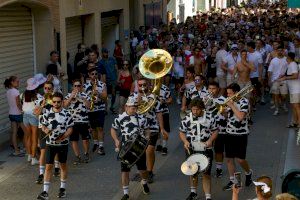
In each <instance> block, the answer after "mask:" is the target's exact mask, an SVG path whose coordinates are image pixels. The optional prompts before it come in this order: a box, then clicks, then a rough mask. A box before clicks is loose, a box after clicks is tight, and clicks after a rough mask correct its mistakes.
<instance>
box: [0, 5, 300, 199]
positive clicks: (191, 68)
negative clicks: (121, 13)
mask: <svg viewBox="0 0 300 200" xmlns="http://www.w3.org/2000/svg"><path fill="white" fill-rule="evenodd" d="M299 25H300V12H299V10H297V9H288V8H287V7H286V2H285V1H284V2H282V1H280V2H279V3H275V4H269V3H267V2H265V1H255V2H254V4H252V3H249V4H243V6H241V7H230V8H227V9H212V10H210V11H208V12H198V13H197V15H196V16H192V17H188V18H187V19H186V21H185V22H184V23H176V19H173V20H172V21H171V22H170V23H169V24H168V25H166V24H160V26H159V27H156V28H154V27H147V26H141V27H140V28H139V30H137V31H131V32H130V56H128V58H126V55H124V52H123V49H122V45H121V42H120V41H119V40H117V41H116V42H115V49H114V52H113V57H110V56H109V52H108V49H106V48H102V49H101V50H99V49H98V47H97V45H92V46H91V47H89V48H87V47H86V46H85V45H84V44H78V48H77V49H78V53H77V54H76V56H75V58H74V64H73V63H72V64H71V63H68V67H67V72H63V70H62V68H61V66H60V64H59V52H56V51H52V52H51V53H50V61H49V62H48V64H47V67H46V74H45V75H43V74H36V75H35V76H34V77H32V78H30V79H28V80H27V86H26V90H25V91H24V93H22V94H21V93H20V92H19V90H18V87H19V79H18V77H16V76H11V77H9V78H8V79H6V80H5V82H4V85H5V87H6V88H7V99H8V104H9V119H10V121H11V125H12V126H11V127H12V134H11V144H12V147H13V149H14V152H13V154H12V155H13V156H24V155H25V154H24V153H26V159H27V160H28V162H31V164H32V165H37V164H38V165H39V175H38V178H37V180H36V183H38V184H43V191H42V193H41V194H39V195H38V199H48V198H49V197H48V191H49V186H50V179H51V176H52V173H53V170H52V169H53V166H54V175H55V176H59V175H60V179H61V182H60V190H59V193H58V197H59V198H64V197H66V189H65V188H66V179H67V165H66V162H67V157H68V144H69V141H70V143H71V147H72V150H73V153H74V155H75V160H74V161H73V164H74V165H78V164H80V163H88V162H90V153H91V152H96V153H98V154H99V155H101V156H104V155H105V149H104V135H105V134H104V129H103V128H104V126H110V125H109V124H106V123H105V117H106V115H108V114H113V115H116V118H115V120H114V121H113V124H112V125H111V136H112V138H113V140H114V143H115V148H116V151H120V149H121V148H122V147H124V146H126V145H125V144H126V142H127V141H128V140H129V139H130V137H131V136H132V135H133V134H139V135H142V136H144V137H146V138H147V139H148V140H149V143H148V146H147V147H146V150H145V152H144V153H143V154H142V155H141V156H140V158H139V159H138V160H137V162H136V165H137V168H138V170H139V171H140V176H141V178H142V180H141V184H142V189H143V192H144V193H145V194H148V193H149V192H150V189H149V187H148V184H149V183H152V182H153V178H154V174H153V169H154V164H155V154H156V151H157V152H161V154H162V155H167V154H168V136H169V133H170V132H171V131H172V132H177V130H171V128H170V122H169V105H170V104H171V103H172V102H173V100H174V102H176V104H178V105H180V109H181V115H182V116H181V117H182V118H181V123H180V127H179V137H180V139H181V140H182V142H183V144H184V149H185V151H186V155H187V158H188V157H189V156H190V155H191V154H195V153H201V154H203V155H205V156H206V157H207V158H208V160H209V165H208V168H206V169H205V170H204V172H203V173H201V174H202V184H203V190H204V194H205V199H206V200H211V199H212V196H213V194H211V170H212V162H213V160H215V165H216V169H215V173H216V177H217V178H221V177H222V175H223V161H224V160H225V159H226V164H227V169H228V174H229V182H228V184H227V185H225V186H224V188H223V189H224V190H232V189H233V197H232V199H238V192H239V188H238V187H235V182H236V179H235V172H236V169H235V162H237V163H238V164H239V165H240V166H241V168H242V169H243V170H244V171H245V176H246V179H245V184H244V185H245V186H246V187H247V186H250V185H251V184H253V183H254V184H255V186H256V193H257V199H259V200H263V199H270V198H271V196H272V193H271V191H272V180H271V179H270V178H269V177H267V176H262V177H260V178H258V179H257V180H256V181H254V182H253V180H252V173H253V172H252V170H251V167H250V166H251V165H250V164H249V163H248V161H247V160H246V153H247V142H248V135H249V132H250V129H249V127H250V126H251V125H252V124H253V123H254V122H253V120H252V116H253V114H254V112H255V110H256V106H257V105H258V104H261V105H265V104H266V101H267V100H268V99H270V101H271V109H274V113H273V115H274V116H277V115H279V114H281V113H282V112H283V113H284V112H288V108H289V106H288V102H289V103H290V104H291V108H292V109H291V111H292V118H291V122H290V123H289V124H288V125H287V127H288V128H295V129H296V131H297V132H298V134H299V140H300V73H299V72H300V67H299V62H300V27H299ZM155 48H159V49H164V50H166V51H167V52H169V53H170V54H171V56H172V58H173V66H172V69H171V70H170V71H169V72H168V74H167V75H165V76H164V77H163V78H162V79H163V81H162V82H163V83H162V85H161V88H160V91H159V94H158V95H155V94H153V92H152V86H153V84H152V83H153V82H151V81H149V79H147V78H145V77H144V76H143V75H142V74H141V72H140V70H139V66H138V62H139V60H140V58H141V56H142V55H144V53H145V52H147V51H149V50H151V49H155ZM68 57H69V54H68ZM66 78H68V91H62V90H63V88H62V87H61V83H62V82H63V81H64V80H66ZM62 92H64V94H65V96H63V94H62ZM269 94H270V98H269ZM117 97H118V98H117ZM151 99H152V100H153V99H155V100H156V101H155V103H154V105H153V106H151V108H150V109H149V110H148V111H147V112H146V113H140V112H139V106H140V105H141V104H142V102H148V101H150V100H151ZM109 100H110V101H109ZM116 100H118V102H117V103H116ZM18 129H22V130H23V132H24V138H23V144H24V145H23V146H24V147H25V151H24V152H23V151H22V150H21V149H20V148H19V146H18V141H17V135H18ZM79 136H81V139H82V146H83V152H82V153H81V151H80V148H79V144H78V143H79ZM120 136H121V137H120ZM90 140H93V144H90ZM90 146H92V149H91V150H90ZM38 149H39V152H38ZM38 156H39V158H38ZM121 172H122V175H121V179H122V188H123V191H124V196H123V197H122V200H126V199H129V188H128V187H129V172H130V167H129V165H128V164H127V163H124V162H122V163H121ZM197 186H198V176H197V175H194V176H191V177H190V194H189V196H188V197H187V200H193V199H197ZM276 198H277V197H276ZM278 199H293V198H288V197H287V198H283V197H278ZM294 199H296V198H294Z"/></svg>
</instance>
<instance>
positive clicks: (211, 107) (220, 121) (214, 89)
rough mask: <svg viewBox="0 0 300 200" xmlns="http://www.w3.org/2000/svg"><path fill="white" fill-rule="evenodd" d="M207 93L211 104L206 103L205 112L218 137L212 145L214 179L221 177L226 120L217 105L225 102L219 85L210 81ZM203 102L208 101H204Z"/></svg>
mask: <svg viewBox="0 0 300 200" xmlns="http://www.w3.org/2000/svg"><path fill="white" fill-rule="evenodd" d="M208 92H209V93H210V94H211V98H212V99H211V102H209V103H208V105H207V107H206V111H207V112H208V113H211V114H212V115H213V117H214V118H215V120H216V124H217V127H218V137H217V139H216V140H215V143H214V151H215V159H216V177H217V178H220V177H222V174H223V171H222V165H223V159H224V155H223V154H224V152H225V139H226V125H227V120H226V118H225V117H224V116H223V115H222V114H221V113H219V112H218V109H217V107H216V106H217V105H221V104H223V103H224V102H225V100H226V98H225V97H224V96H222V95H220V88H219V83H218V82H215V81H212V82H210V83H209V84H208ZM205 101H209V100H207V99H205Z"/></svg>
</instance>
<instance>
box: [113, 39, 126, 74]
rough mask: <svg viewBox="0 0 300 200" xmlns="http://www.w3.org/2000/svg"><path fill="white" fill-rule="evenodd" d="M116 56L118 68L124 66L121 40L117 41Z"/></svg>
mask: <svg viewBox="0 0 300 200" xmlns="http://www.w3.org/2000/svg"><path fill="white" fill-rule="evenodd" d="M114 57H115V59H116V61H117V65H118V69H121V68H122V65H123V57H124V52H123V49H122V44H121V41H120V40H116V41H115V49H114Z"/></svg>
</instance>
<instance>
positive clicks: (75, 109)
mask: <svg viewBox="0 0 300 200" xmlns="http://www.w3.org/2000/svg"><path fill="white" fill-rule="evenodd" d="M70 96H71V93H68V94H67V96H66V97H65V99H69V98H70ZM83 98H84V99H86V100H88V101H89V100H90V98H89V96H87V95H86V94H85V93H84V92H80V93H79V94H77V98H76V100H74V101H71V102H70V105H69V107H68V108H67V109H68V111H69V112H70V113H71V116H72V118H73V121H74V123H88V122H89V119H88V109H89V108H87V107H86V106H85V103H84V101H83Z"/></svg>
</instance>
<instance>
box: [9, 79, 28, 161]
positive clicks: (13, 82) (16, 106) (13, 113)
mask: <svg viewBox="0 0 300 200" xmlns="http://www.w3.org/2000/svg"><path fill="white" fill-rule="evenodd" d="M19 85H20V81H19V78H18V77H16V76H10V77H9V78H7V79H5V81H4V87H5V89H7V91H6V98H7V102H8V106H9V111H8V114H9V120H10V122H11V131H12V132H11V135H10V142H11V144H12V145H13V148H14V152H13V153H12V155H13V156H18V157H21V156H24V154H23V153H22V152H21V151H20V149H19V147H18V140H17V132H18V128H19V127H21V128H22V130H23V132H24V134H26V130H25V127H24V124H23V115H22V104H21V101H20V92H19V90H18V88H19ZM23 145H24V147H26V142H25V140H23Z"/></svg>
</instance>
